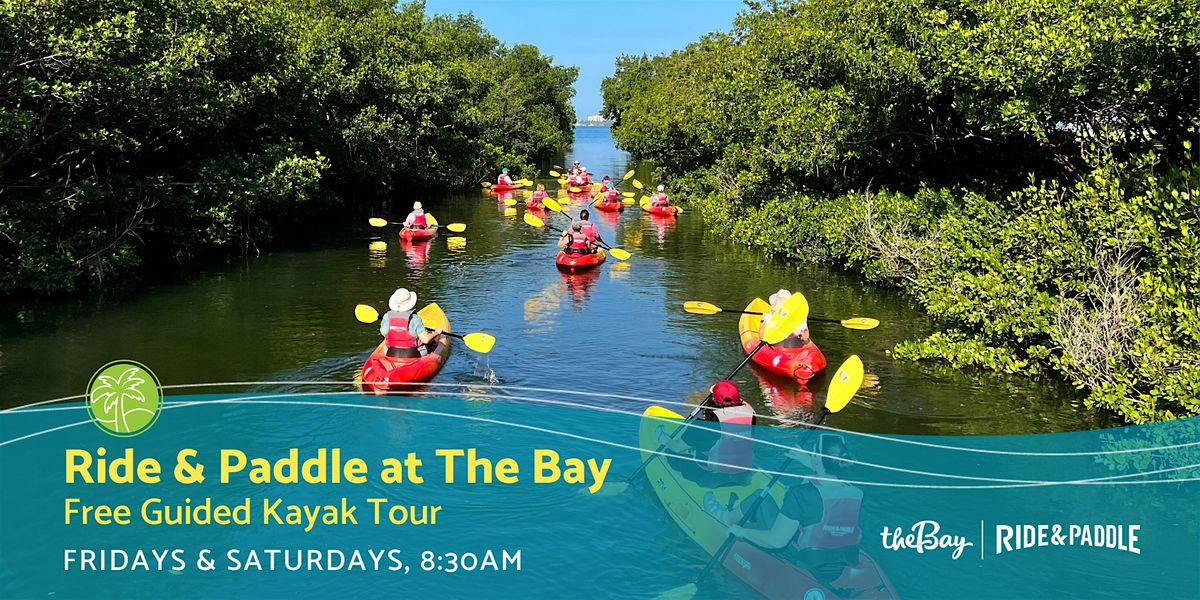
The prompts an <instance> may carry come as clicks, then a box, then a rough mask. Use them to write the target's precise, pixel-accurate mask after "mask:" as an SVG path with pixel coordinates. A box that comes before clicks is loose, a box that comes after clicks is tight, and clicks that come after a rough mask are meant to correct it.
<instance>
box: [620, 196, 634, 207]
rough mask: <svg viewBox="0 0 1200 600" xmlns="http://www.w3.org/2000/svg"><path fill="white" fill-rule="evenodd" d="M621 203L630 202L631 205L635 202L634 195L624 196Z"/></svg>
mask: <svg viewBox="0 0 1200 600" xmlns="http://www.w3.org/2000/svg"><path fill="white" fill-rule="evenodd" d="M621 203H622V204H630V205H632V204H633V197H632V196H626V197H624V198H621Z"/></svg>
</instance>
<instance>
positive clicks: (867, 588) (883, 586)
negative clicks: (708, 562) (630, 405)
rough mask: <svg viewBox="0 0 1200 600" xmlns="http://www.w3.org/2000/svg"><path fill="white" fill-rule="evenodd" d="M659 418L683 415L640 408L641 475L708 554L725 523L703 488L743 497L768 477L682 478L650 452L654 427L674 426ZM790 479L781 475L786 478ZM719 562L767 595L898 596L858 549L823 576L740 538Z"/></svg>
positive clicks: (780, 487) (779, 490)
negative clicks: (711, 509) (713, 484)
mask: <svg viewBox="0 0 1200 600" xmlns="http://www.w3.org/2000/svg"><path fill="white" fill-rule="evenodd" d="M662 419H683V416H682V415H679V414H678V413H676V412H674V411H672V410H669V409H666V408H663V407H661V406H651V407H649V408H647V409H646V411H645V412H644V413H642V422H641V426H640V428H639V430H638V443H639V444H640V446H641V448H642V460H644V461H650V462H649V463H647V465H646V478H647V479H648V480H649V482H650V488H651V489H653V490H654V493H655V494H656V495H657V496H658V500H659V502H661V503H662V505H663V508H665V509H666V511H667V514H669V515H670V516H671V520H672V521H674V522H675V524H676V525H678V526H679V528H680V529H682V530H683V531H684V533H686V534H687V535H688V537H690V538H691V539H692V541H693V542H695V543H696V545H698V546H700V548H701V549H703V550H704V552H705V553H706V554H707V555H709V556H711V555H713V554H715V553H716V552H717V550H719V549H720V548H721V545H722V544H724V542H725V539H726V538H727V537H728V535H729V528H728V526H726V525H725V524H724V523H722V522H720V521H718V520H717V519H716V518H715V517H713V516H712V515H710V514H709V513H708V512H706V511H705V510H704V494H705V493H706V492H709V491H712V492H714V493H715V494H716V495H717V498H718V500H719V501H721V502H722V503H723V504H724V503H725V501H726V500H727V499H728V498H729V497H730V494H737V497H738V498H743V499H745V498H752V497H754V496H755V495H756V494H758V493H760V492H761V491H762V489H763V488H765V487H767V484H768V483H769V482H770V480H771V477H770V476H768V475H767V474H765V473H762V472H761V471H752V472H751V475H750V477H749V478H748V479H747V478H738V479H735V480H732V481H731V483H730V485H723V486H721V487H719V488H717V489H712V488H708V487H703V486H701V485H699V484H697V483H695V482H693V481H691V480H689V479H687V478H685V477H684V476H683V474H682V473H680V471H678V470H677V469H675V468H674V467H673V466H672V465H671V463H670V461H668V460H664V459H663V458H662V457H661V456H658V455H655V454H652V453H651V452H653V451H655V450H657V449H658V447H659V444H658V437H657V430H658V428H659V427H664V426H665V429H666V432H667V433H668V434H670V433H672V431H673V428H672V427H671V425H670V424H669V423H664V422H663V421H662ZM791 480H792V478H786V481H791ZM786 493H787V490H786V485H784V484H782V483H776V485H774V486H771V491H770V497H771V498H772V499H774V501H775V503H776V505H778V506H782V505H783V497H784V495H785V494H786ZM721 564H722V566H724V567H725V568H726V569H728V570H729V572H730V573H732V574H733V575H734V576H736V577H737V578H738V579H741V580H742V582H743V583H745V584H746V585H748V586H750V587H751V588H753V589H754V590H755V591H757V592H758V593H759V594H762V595H763V596H765V597H767V598H772V599H774V598H788V599H796V598H822V599H828V600H832V599H835V598H859V599H867V600H883V599H893V598H897V597H898V594H897V593H896V590H895V587H893V585H892V582H891V581H890V580H889V579H888V577H887V575H885V574H884V573H883V570H882V569H880V568H879V565H877V564H876V563H875V561H874V560H873V559H871V557H870V556H868V555H867V553H866V552H863V551H862V550H861V549H860V550H859V552H858V564H856V565H854V568H852V569H844V570H841V571H840V575H837V577H836V578H835V579H833V580H832V581H823V580H822V578H820V577H818V576H817V575H815V574H814V573H813V572H812V571H810V570H809V569H808V568H806V567H804V566H803V565H800V564H796V563H795V562H792V561H791V560H788V558H787V557H786V556H784V555H780V554H778V553H775V552H771V551H769V550H764V549H762V548H759V547H758V546H755V545H754V544H751V543H748V542H746V541H745V540H742V539H738V540H737V541H735V542H734V543H733V544H732V545H731V546H730V547H729V549H728V551H727V552H726V553H725V556H724V558H723V559H722V561H721ZM834 568H835V569H836V567H834ZM835 574H836V573H835ZM839 592H840V593H839Z"/></svg>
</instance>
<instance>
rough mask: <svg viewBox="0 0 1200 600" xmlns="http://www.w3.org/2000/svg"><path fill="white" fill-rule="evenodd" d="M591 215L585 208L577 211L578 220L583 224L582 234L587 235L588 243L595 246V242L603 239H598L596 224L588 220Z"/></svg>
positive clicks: (598, 231)
mask: <svg viewBox="0 0 1200 600" xmlns="http://www.w3.org/2000/svg"><path fill="white" fill-rule="evenodd" d="M591 216H592V213H590V212H588V209H586V208H585V209H583V210H581V211H579V222H580V223H582V224H583V234H584V235H585V236H587V240H588V243H589V244H592V245H593V246H595V245H596V242H598V241H599V242H602V241H604V240H602V239H600V230H599V229H596V224H595V223H593V222H591V221H589V220H588V218H589V217H591Z"/></svg>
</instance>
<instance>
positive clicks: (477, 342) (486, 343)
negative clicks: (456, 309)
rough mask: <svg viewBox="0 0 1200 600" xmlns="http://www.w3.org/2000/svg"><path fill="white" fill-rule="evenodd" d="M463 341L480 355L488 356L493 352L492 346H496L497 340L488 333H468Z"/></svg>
mask: <svg viewBox="0 0 1200 600" xmlns="http://www.w3.org/2000/svg"><path fill="white" fill-rule="evenodd" d="M463 341H464V342H466V344H467V347H468V348H470V349H472V350H474V351H476V352H478V353H480V354H487V353H488V352H491V351H492V346H495V345H496V338H494V337H492V336H490V335H488V334H486V333H468V334H467V335H464V336H463Z"/></svg>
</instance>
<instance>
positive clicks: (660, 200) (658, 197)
mask: <svg viewBox="0 0 1200 600" xmlns="http://www.w3.org/2000/svg"><path fill="white" fill-rule="evenodd" d="M665 189H666V188H665V187H663V185H662V184H661V183H660V184H658V190H657V191H656V192H654V195H653V196H650V206H670V205H671V200H670V199H669V198H667V193H666V192H665V191H663V190H665Z"/></svg>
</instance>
